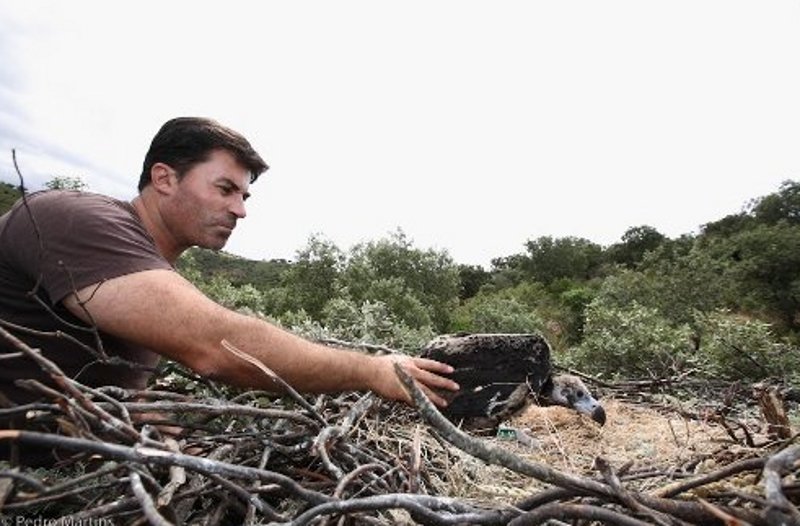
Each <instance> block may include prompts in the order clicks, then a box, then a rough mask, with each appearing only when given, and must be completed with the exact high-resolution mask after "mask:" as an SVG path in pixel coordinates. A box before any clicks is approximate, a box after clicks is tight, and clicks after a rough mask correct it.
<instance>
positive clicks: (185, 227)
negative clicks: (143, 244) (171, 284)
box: [139, 117, 267, 261]
mask: <svg viewBox="0 0 800 526" xmlns="http://www.w3.org/2000/svg"><path fill="white" fill-rule="evenodd" d="M266 169H267V165H266V163H265V162H264V160H263V159H261V156H259V155H258V153H256V151H255V150H254V149H253V148H252V146H250V143H249V142H247V140H246V139H245V138H244V137H242V136H241V135H240V134H238V133H236V132H235V131H233V130H230V129H228V128H226V127H224V126H222V125H220V124H219V123H217V122H215V121H212V120H209V119H201V118H195V117H182V118H177V119H172V120H171V121H168V122H167V123H166V124H164V126H162V127H161V129H160V130H159V131H158V133H157V134H156V136H155V137H154V138H153V142H152V144H151V146H150V150H149V151H148V152H147V156H146V157H145V161H144V166H143V169H142V175H141V179H140V181H139V197H140V198H141V200H142V202H146V203H148V209H149V210H151V211H152V214H151V215H152V217H153V218H157V219H153V221H152V222H151V227H150V228H151V234H153V235H154V237H155V238H156V240H157V243H158V244H159V247H160V249H161V251H162V253H163V254H164V255H165V257H167V258H168V259H169V260H170V261H173V260H175V259H177V257H178V256H179V255H180V253H181V252H183V251H184V250H186V249H187V248H189V247H191V246H199V247H203V248H210V249H214V250H219V249H221V248H222V247H223V246H225V243H226V242H227V241H228V238H229V237H230V235H231V233H232V232H233V229H234V228H235V227H236V223H237V221H238V220H239V219H242V218H243V217H245V215H246V212H245V205H244V202H245V200H246V199H247V198H248V197H249V195H250V192H249V190H248V188H249V186H250V184H251V183H252V182H253V181H254V180H255V179H256V178H257V177H258V176H259V175H260V174H261V173H263V172H264V170H266Z"/></svg>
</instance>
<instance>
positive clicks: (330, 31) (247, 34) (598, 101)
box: [0, 0, 800, 264]
mask: <svg viewBox="0 0 800 526" xmlns="http://www.w3.org/2000/svg"><path fill="white" fill-rule="evenodd" d="M798 14H800V5H798V4H797V3H796V2H789V1H784V2H781V1H775V2H766V3H753V2H741V1H723V0H719V1H707V2H689V1H680V0H678V1H674V2H668V3H666V2H665V3H651V2H638V1H612V2H602V3H600V2H591V1H582V2H580V1H579V2H549V3H543V2H542V3H539V2H537V3H533V2H502V3H497V2H485V1H481V2H478V1H467V2H463V1H462V2H455V1H452V2H421V1H409V2H404V3H402V4H387V3H378V2H366V1H362V2H353V1H346V2H335V3H333V2H293V3H277V2H275V3H272V2H270V3H265V2H261V3H254V2H242V1H240V2H228V3H225V4H224V6H223V5H222V4H219V3H210V2H170V3H158V2H143V3H135V4H134V3H129V4H118V3H115V4H113V5H112V4H108V3H105V2H87V1H75V2H69V3H63V2H22V1H11V2H5V3H4V5H3V6H2V7H0V21H2V22H3V25H4V27H9V28H10V30H9V32H8V34H9V35H11V36H9V37H6V39H5V40H0V52H2V53H3V54H4V55H7V54H8V53H10V52H13V54H14V56H15V64H14V67H13V73H14V74H13V75H12V77H13V79H15V80H14V82H13V83H11V84H10V85H6V83H7V79H8V78H9V75H8V74H6V72H7V68H10V66H8V65H7V64H9V63H8V62H6V61H5V58H6V57H5V56H3V57H0V59H2V62H0V63H2V64H3V66H2V71H0V82H3V86H0V88H5V89H6V91H1V90H0V105H3V107H0V115H4V114H6V113H8V112H13V114H14V115H15V116H16V119H17V120H15V121H14V123H15V125H14V129H19V130H20V133H21V134H22V136H24V138H25V140H26V141H27V143H26V145H35V144H39V145H43V146H42V147H41V148H40V149H39V150H38V151H32V152H30V153H31V155H32V156H34V157H35V158H36V163H39V162H41V163H42V164H45V163H44V162H43V160H42V159H41V158H44V157H54V158H60V157H61V156H62V155H63V154H64V153H65V152H71V154H72V156H73V157H74V159H77V160H81V159H85V160H86V161H85V162H84V163H83V166H81V167H80V170H81V172H80V173H86V179H87V180H88V181H89V183H90V185H91V187H92V188H93V189H96V190H98V191H104V192H107V193H111V194H113V195H118V196H121V197H130V196H132V195H133V191H134V187H135V184H136V180H137V177H138V171H139V169H140V163H141V159H142V157H143V155H144V152H145V150H146V148H147V145H148V144H149V141H150V138H151V137H152V135H153V133H155V131H156V130H157V128H158V127H159V126H160V125H161V123H162V122H163V121H165V120H166V119H168V118H170V117H173V116H176V115H187V114H196V115H207V116H212V117H215V118H217V119H219V120H220V121H222V122H224V123H226V124H228V125H230V126H232V127H234V128H237V129H239V130H240V131H242V132H243V133H245V134H246V135H247V136H248V137H249V138H250V139H251V142H253V143H254V145H256V146H257V148H259V149H260V150H261V151H262V153H263V154H264V156H265V157H266V158H267V160H268V162H269V163H270V165H271V166H272V170H270V172H268V173H267V174H266V175H265V177H264V179H263V181H260V182H259V183H258V184H257V185H256V186H254V193H255V195H254V197H253V199H252V201H251V205H250V215H249V218H248V220H247V221H245V222H243V224H242V227H240V231H238V232H237V234H236V235H235V236H234V238H233V239H232V242H231V244H230V245H229V248H230V249H231V250H232V251H234V252H237V253H241V254H243V255H247V256H249V257H256V258H270V257H291V256H292V255H293V253H294V251H295V250H296V249H298V248H300V247H301V246H302V245H304V243H305V241H306V239H307V238H308V236H309V235H310V234H311V233H313V232H323V233H324V234H326V235H327V236H328V237H330V238H331V239H332V240H333V241H335V242H337V243H338V244H340V246H342V247H343V248H346V247H347V246H349V245H350V244H352V243H355V242H358V241H361V240H365V239H373V238H376V237H379V236H382V235H384V234H386V232H388V231H391V230H394V229H395V228H396V227H398V226H399V227H401V228H403V229H404V230H405V231H406V233H407V234H409V236H410V237H411V238H413V239H414V240H415V242H416V244H417V245H418V246H436V247H438V248H445V249H448V250H449V251H450V252H451V254H452V255H453V256H454V258H455V259H456V260H457V261H459V262H464V263H482V264H487V263H488V261H489V259H490V258H492V257H497V256H505V255H509V254H511V253H514V252H519V251H521V250H522V246H523V243H524V242H525V240H527V239H529V238H535V237H538V236H541V235H553V236H566V235H575V236H580V237H586V238H588V239H591V240H593V241H596V242H600V243H604V244H608V243H612V242H614V241H616V240H618V239H619V237H620V236H621V235H622V233H623V232H624V231H625V230H626V229H627V228H628V227H630V226H637V225H642V224H648V225H651V226H653V227H655V228H657V229H658V230H659V231H661V232H662V233H665V234H667V235H670V236H677V235H680V234H682V233H688V232H691V231H692V230H694V229H695V228H697V227H698V226H699V225H700V224H702V223H705V222H708V221H712V220H715V219H719V218H720V217H722V216H724V215H726V214H729V213H733V212H736V211H738V210H739V209H740V207H741V206H742V205H743V204H744V203H745V202H746V201H747V200H748V199H751V198H753V197H756V196H759V195H764V194H767V193H770V192H774V191H776V190H777V188H778V184H779V183H780V182H781V181H782V180H785V179H788V178H797V177H798V173H800V149H798V147H797V145H798V144H800V126H798V125H797V123H798V122H800V100H798V97H797V96H796V94H797V93H798V92H800V70H798V68H797V67H796V64H797V63H798V58H800V56H798V55H800V31H798V29H799V28H798V27H797V26H798V20H800V17H798ZM4 41H8V42H11V43H12V44H9V45H8V46H6V45H4V44H3V42H4ZM9 50H11V51H9ZM2 93H7V94H9V95H8V96H1V95H2ZM9 105H11V106H10V107H9ZM4 129H5V130H7V129H8V126H0V133H2V130H4ZM16 139H19V138H18V137H17V138H16ZM9 141H10V139H9V137H8V136H6V135H2V136H0V147H2V148H4V149H7V148H8V146H9ZM0 157H2V156H0ZM74 159H65V161H66V163H67V164H70V163H74V162H76V161H75V160H74ZM29 162H33V161H29ZM2 167H3V164H2V162H0V169H2ZM37 169H38V168H37ZM52 169H56V168H52ZM65 169H66V168H65ZM42 170H44V169H42Z"/></svg>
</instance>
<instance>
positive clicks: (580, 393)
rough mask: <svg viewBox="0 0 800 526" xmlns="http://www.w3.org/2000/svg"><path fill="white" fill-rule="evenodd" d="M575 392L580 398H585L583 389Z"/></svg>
mask: <svg viewBox="0 0 800 526" xmlns="http://www.w3.org/2000/svg"><path fill="white" fill-rule="evenodd" d="M575 394H576V395H577V396H578V398H583V391H578V392H577V393H575Z"/></svg>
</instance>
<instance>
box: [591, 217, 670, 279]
mask: <svg viewBox="0 0 800 526" xmlns="http://www.w3.org/2000/svg"><path fill="white" fill-rule="evenodd" d="M666 239H667V238H666V236H664V235H663V234H661V233H660V232H659V231H658V230H656V229H655V228H653V227H650V226H636V227H631V228H629V229H628V230H626V231H625V233H624V234H623V235H622V242H621V243H617V244H615V245H611V246H610V247H609V248H608V249H606V258H607V259H608V260H610V261H611V262H613V263H617V264H620V265H624V266H626V267H627V268H631V269H632V268H636V266H637V265H638V264H639V263H640V262H641V261H642V259H643V258H644V255H645V254H646V253H647V252H650V251H653V250H655V249H657V248H658V247H659V246H661V244H662V243H663V242H664V241H665V240H666Z"/></svg>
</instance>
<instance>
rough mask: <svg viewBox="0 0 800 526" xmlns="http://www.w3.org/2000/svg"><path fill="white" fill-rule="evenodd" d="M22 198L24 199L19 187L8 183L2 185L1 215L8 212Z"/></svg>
mask: <svg viewBox="0 0 800 526" xmlns="http://www.w3.org/2000/svg"><path fill="white" fill-rule="evenodd" d="M20 197H22V192H20V191H19V190H18V189H17V187H15V186H13V185H10V184H8V183H0V215H3V214H5V213H6V212H8V211H9V210H10V209H11V207H12V206H13V205H14V203H16V202H17V199H19V198H20Z"/></svg>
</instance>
